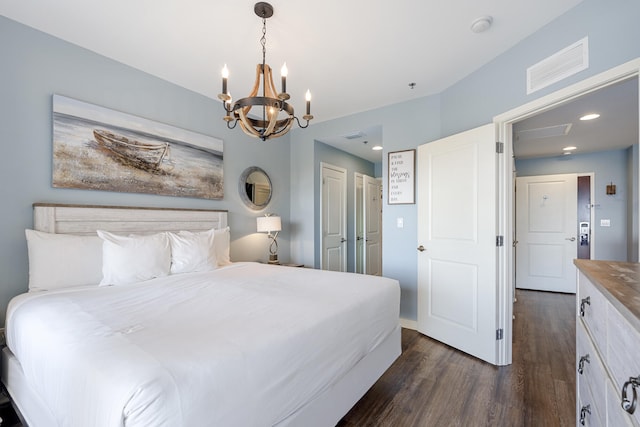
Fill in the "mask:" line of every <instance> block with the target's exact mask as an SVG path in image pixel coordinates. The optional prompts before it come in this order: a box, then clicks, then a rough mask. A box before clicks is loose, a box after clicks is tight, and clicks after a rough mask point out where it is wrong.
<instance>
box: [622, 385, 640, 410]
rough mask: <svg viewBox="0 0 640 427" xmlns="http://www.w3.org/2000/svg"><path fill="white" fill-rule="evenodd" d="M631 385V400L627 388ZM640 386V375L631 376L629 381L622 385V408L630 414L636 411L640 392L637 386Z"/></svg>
mask: <svg viewBox="0 0 640 427" xmlns="http://www.w3.org/2000/svg"><path fill="white" fill-rule="evenodd" d="M629 387H631V393H632V395H633V397H632V398H631V400H629V397H628V396H627V390H628V389H629ZM638 387H640V377H635V378H634V377H629V381H627V382H626V383H624V385H623V386H622V409H624V410H625V411H627V412H628V413H630V414H633V413H634V412H635V411H636V405H637V403H638V392H637V391H636V388H638Z"/></svg>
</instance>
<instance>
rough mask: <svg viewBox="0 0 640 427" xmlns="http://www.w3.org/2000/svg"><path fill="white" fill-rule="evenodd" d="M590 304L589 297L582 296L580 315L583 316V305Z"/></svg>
mask: <svg viewBox="0 0 640 427" xmlns="http://www.w3.org/2000/svg"><path fill="white" fill-rule="evenodd" d="M585 304H586V305H591V297H586V298H582V301H580V317H584V306H585Z"/></svg>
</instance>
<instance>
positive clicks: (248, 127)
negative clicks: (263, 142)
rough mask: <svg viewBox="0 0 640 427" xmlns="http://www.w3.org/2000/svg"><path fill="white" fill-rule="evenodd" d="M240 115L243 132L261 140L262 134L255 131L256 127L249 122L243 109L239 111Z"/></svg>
mask: <svg viewBox="0 0 640 427" xmlns="http://www.w3.org/2000/svg"><path fill="white" fill-rule="evenodd" d="M238 113H239V115H240V120H241V122H240V126H241V127H242V130H244V132H245V133H246V134H249V135H250V136H253V137H256V138H260V132H258V131H257V130H256V129H254V127H253V126H252V125H251V122H250V121H249V118H248V117H247V115H246V114H245V113H244V111H243V109H240V110H238Z"/></svg>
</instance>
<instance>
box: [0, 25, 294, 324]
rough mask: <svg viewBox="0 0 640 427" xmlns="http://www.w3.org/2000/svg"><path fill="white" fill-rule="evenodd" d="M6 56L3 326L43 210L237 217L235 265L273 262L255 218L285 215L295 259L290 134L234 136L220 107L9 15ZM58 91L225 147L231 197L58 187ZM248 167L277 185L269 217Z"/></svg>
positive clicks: (3, 37) (2, 77) (0, 196)
mask: <svg viewBox="0 0 640 427" xmlns="http://www.w3.org/2000/svg"><path fill="white" fill-rule="evenodd" d="M0 58H2V65H1V66H0V118H1V119H0V120H1V123H0V145H1V147H2V167H0V182H1V183H2V184H0V201H1V202H0V203H1V205H0V319H4V310H5V308H6V305H7V303H8V301H9V299H10V298H11V297H13V296H14V295H16V294H18V293H21V292H24V291H26V289H27V282H28V260H27V246H26V241H25V236H24V230H25V228H31V227H32V225H33V223H32V208H31V205H32V203H34V202H54V203H78V204H104V205H119V206H161V207H184V208H206V209H227V210H229V213H230V215H229V218H230V226H231V237H232V245H231V256H232V259H234V260H258V259H261V260H266V258H267V256H268V240H267V238H266V235H264V234H257V233H256V232H255V227H256V221H255V219H254V218H255V217H256V216H258V215H260V214H263V213H265V212H267V211H268V212H277V213H279V214H280V215H282V218H283V222H282V223H283V228H284V230H283V231H282V232H281V233H280V236H281V238H280V243H281V244H280V258H281V259H284V260H287V259H289V246H290V245H289V236H290V233H289V231H288V224H289V209H290V208H289V191H288V186H289V180H290V176H289V164H290V158H289V152H290V150H289V137H288V136H285V137H282V138H279V139H276V140H273V141H270V142H267V143H262V142H256V141H258V140H256V139H252V138H249V137H247V136H245V135H244V134H243V133H242V132H241V131H240V130H239V129H236V130H233V131H231V130H228V129H227V128H226V125H225V124H224V122H223V120H222V108H221V106H220V104H219V103H218V102H216V101H214V100H211V99H209V98H206V97H204V96H201V95H198V94H196V93H193V92H190V91H188V90H186V89H184V88H181V87H178V86H176V85H173V84H170V83H168V82H166V81H163V80H161V79H158V78H155V77H152V76H150V75H148V74H145V73H143V72H141V71H138V70H136V69H133V68H131V67H128V66H125V65H123V64H120V63H118V62H115V61H112V60H110V59H107V58H105V57H102V56H99V55H97V54H95V53H92V52H90V51H88V50H85V49H82V48H79V47H78V46H75V45H72V44H69V43H66V42H63V41H61V40H59V39H56V38H54V37H51V36H49V35H46V34H44V33H41V32H39V31H35V30H33V29H31V28H29V27H26V26H23V25H21V24H19V23H16V22H15V21H11V20H8V19H6V18H4V17H0ZM211 84H217V83H216V82H214V81H212V82H211ZM54 93H58V94H61V95H65V96H68V97H71V98H75V99H79V100H82V101H86V102H89V103H92V104H97V105H101V106H104V107H107V108H111V109H114V110H118V111H122V112H126V113H130V114H133V115H137V116H141V117H145V118H148V119H152V120H155V121H158V122H162V123H167V124H170V125H174V126H177V127H180V128H184V129H189V130H191V131H195V132H199V133H202V134H206V135H212V136H215V137H218V138H220V139H222V140H224V179H225V183H224V193H225V195H224V199H223V200H204V199H190V198H178V197H165V196H154V195H148V194H128V193H111V192H101V191H86V190H70V189H57V188H52V186H51V164H52V160H51V159H52V135H51V133H52V121H51V108H52V95H53V94H54ZM248 166H259V167H261V168H263V169H264V170H265V171H266V172H267V173H268V174H269V175H270V177H271V180H272V182H273V186H274V192H273V199H272V202H271V204H270V206H268V207H267V209H266V210H265V211H264V212H253V211H250V210H249V209H248V208H246V207H245V206H244V204H243V203H242V202H241V200H240V196H239V194H238V178H239V176H240V174H241V173H242V171H243V170H244V169H245V168H246V167H248ZM70 268H72V267H70ZM0 322H3V321H2V320H0Z"/></svg>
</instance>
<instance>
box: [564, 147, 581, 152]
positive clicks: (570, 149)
mask: <svg viewBox="0 0 640 427" xmlns="http://www.w3.org/2000/svg"><path fill="white" fill-rule="evenodd" d="M576 148H578V147H574V146H569V147H564V148H563V149H562V151H573V150H575V149H576Z"/></svg>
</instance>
